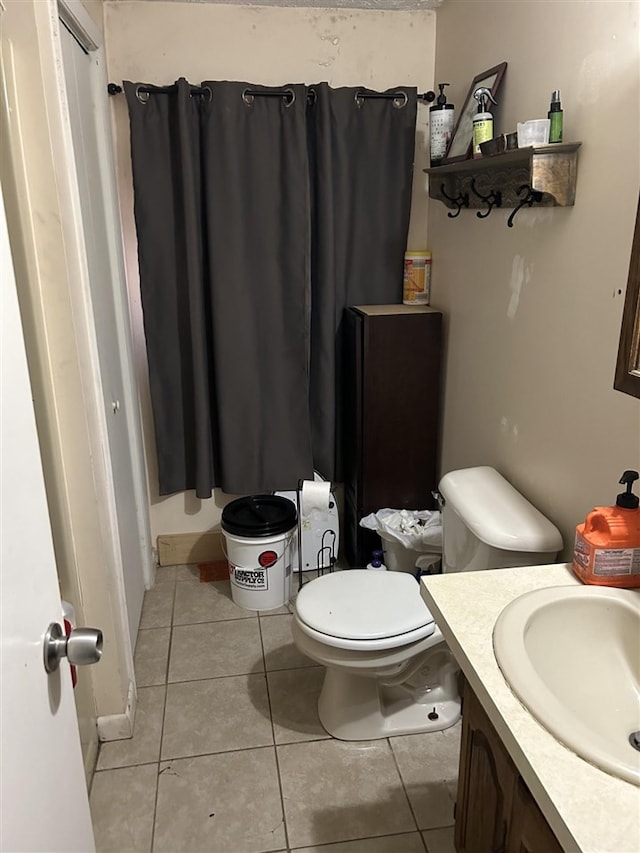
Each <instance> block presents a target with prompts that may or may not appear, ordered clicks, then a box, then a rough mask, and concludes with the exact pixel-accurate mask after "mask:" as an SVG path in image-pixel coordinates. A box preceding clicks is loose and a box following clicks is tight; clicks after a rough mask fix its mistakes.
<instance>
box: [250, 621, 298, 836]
mask: <svg viewBox="0 0 640 853" xmlns="http://www.w3.org/2000/svg"><path fill="white" fill-rule="evenodd" d="M258 626H259V629H260V645H261V646H262V663H263V665H264V668H265V672H264V682H265V686H266V690H267V704H268V706H269V721H270V723H271V737H272V738H273V754H274V757H275V762H276V773H277V775H278V790H279V791H280V808H281V809H282V826H283V828H284V843H285V847H286V848H287V850H289V849H290V844H289V830H288V829H287V815H286V812H285V810H284V793H283V791H282V774H281V773H280V760H279V758H278V750H277V749H276V729H275V726H274V724H273V709H272V707H271V691H270V690H269V678H268V675H267V661H266V654H265V650H264V640H263V637H262V622H261V621H260V618H258Z"/></svg>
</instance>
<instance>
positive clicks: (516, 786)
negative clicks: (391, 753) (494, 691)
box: [455, 683, 562, 853]
mask: <svg viewBox="0 0 640 853" xmlns="http://www.w3.org/2000/svg"><path fill="white" fill-rule="evenodd" d="M455 845H456V850H457V851H458V853H562V847H561V846H560V844H559V842H558V840H557V839H556V837H555V835H554V834H553V831H552V830H551V828H550V827H549V824H548V823H547V821H546V819H545V817H544V815H543V814H542V812H541V811H540V808H539V807H538V804H537V803H536V801H535V800H534V798H533V796H532V795H531V793H530V791H529V789H528V788H527V786H526V784H525V783H524V781H523V780H522V778H521V776H520V774H519V773H518V770H517V768H516V766H515V764H514V763H513V761H512V760H511V757H510V756H509V753H508V752H507V750H506V748H505V746H504V744H503V743H502V741H501V740H500V737H499V736H498V734H497V733H496V731H495V729H494V728H493V726H492V724H491V722H490V720H489V718H488V716H487V714H486V712H485V710H484V708H483V707H482V705H481V704H480V702H479V701H478V699H477V697H476V696H475V694H474V693H473V691H472V690H471V688H470V687H469V685H468V683H467V684H465V687H464V703H463V714H462V742H461V748H460V770H459V775H458V798H457V802H456V824H455Z"/></svg>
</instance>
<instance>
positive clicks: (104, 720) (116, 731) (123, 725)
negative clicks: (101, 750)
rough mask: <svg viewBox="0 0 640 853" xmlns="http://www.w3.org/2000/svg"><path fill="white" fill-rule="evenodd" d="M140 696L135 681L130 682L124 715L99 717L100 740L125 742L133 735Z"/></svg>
mask: <svg viewBox="0 0 640 853" xmlns="http://www.w3.org/2000/svg"><path fill="white" fill-rule="evenodd" d="M137 703H138V694H137V691H136V685H135V683H134V682H133V681H130V682H129V695H128V696H127V707H126V708H125V709H124V713H122V714H104V715H103V716H101V717H98V721H97V723H98V740H99V741H101V742H104V741H109V740H125V739H126V738H130V737H131V736H132V735H133V724H134V721H135V718H136V705H137Z"/></svg>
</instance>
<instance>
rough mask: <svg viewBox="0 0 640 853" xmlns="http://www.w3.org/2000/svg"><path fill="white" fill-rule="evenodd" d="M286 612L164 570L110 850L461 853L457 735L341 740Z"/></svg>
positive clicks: (116, 787) (109, 829) (104, 810)
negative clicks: (255, 607)
mask: <svg viewBox="0 0 640 853" xmlns="http://www.w3.org/2000/svg"><path fill="white" fill-rule="evenodd" d="M291 618H292V617H291V613H290V612H289V610H288V609H287V608H286V607H282V608H279V609H278V610H275V611H270V612H268V613H259V614H256V613H251V612H249V611H246V610H242V609H241V608H239V607H237V606H236V605H235V604H234V603H233V601H232V599H231V593H230V589H229V584H228V582H217V583H206V584H202V583H200V581H199V579H198V570H197V567H196V566H177V567H171V568H162V569H159V570H158V578H157V583H156V585H155V587H154V588H153V589H152V590H149V591H148V592H147V593H146V595H145V600H144V607H143V611H142V621H141V623H140V632H139V634H138V641H137V645H136V651H135V666H136V676H137V682H138V709H137V714H136V720H135V729H134V734H133V737H132V738H131V739H129V740H124V741H113V742H111V743H104V744H102V746H101V749H100V753H99V756H98V764H97V770H96V773H95V775H94V778H93V783H92V787H91V796H90V801H91V810H92V815H93V822H94V829H95V836H96V845H97V849H98V851H99V853H106V851H117V853H129V851H132V852H133V851H135V853H138V851H147V852H148V851H158V853H160V851H167V853H201V851H202V852H203V853H204V851H215V853H261V851H293V850H295V851H300V853H320V851H323V853H425V851H427V853H453V851H454V847H453V827H452V825H453V796H454V793H455V782H456V776H457V762H458V751H459V745H460V726H459V725H458V726H455V727H453V728H452V729H449V730H447V731H445V732H436V733H433V734H427V735H408V736H402V737H395V738H390V739H386V740H381V741H370V742H365V743H345V742H343V741H337V740H333V739H332V738H330V737H329V736H328V735H327V734H326V732H325V731H324V730H323V729H322V727H321V725H320V722H319V720H318V715H317V709H316V703H317V698H318V694H319V691H320V688H321V685H322V676H323V672H324V670H323V668H322V667H319V666H317V665H316V664H315V663H314V662H313V661H311V660H309V659H308V658H306V657H304V656H303V655H301V654H300V653H299V652H298V651H297V649H296V648H295V646H294V644H293V641H292V639H291V632H290V621H291Z"/></svg>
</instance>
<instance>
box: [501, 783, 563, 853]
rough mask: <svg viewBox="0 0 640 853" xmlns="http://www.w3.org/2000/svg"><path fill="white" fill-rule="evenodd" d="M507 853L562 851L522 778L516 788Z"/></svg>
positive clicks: (560, 852)
mask: <svg viewBox="0 0 640 853" xmlns="http://www.w3.org/2000/svg"><path fill="white" fill-rule="evenodd" d="M507 853H562V847H561V846H560V844H559V842H558V840H557V838H556V837H555V835H554V834H553V832H552V830H551V827H550V826H549V824H548V823H547V820H546V818H545V816H544V815H543V814H542V812H541V811H540V808H539V807H538V804H537V803H536V801H535V800H534V799H533V796H532V795H531V792H530V791H529V789H528V788H527V786H526V785H525V783H524V782H523V780H522V779H518V783H517V785H516V789H515V795H514V801H513V810H512V813H511V822H510V825H509V832H508V834H507Z"/></svg>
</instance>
